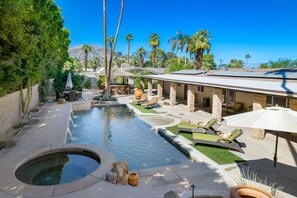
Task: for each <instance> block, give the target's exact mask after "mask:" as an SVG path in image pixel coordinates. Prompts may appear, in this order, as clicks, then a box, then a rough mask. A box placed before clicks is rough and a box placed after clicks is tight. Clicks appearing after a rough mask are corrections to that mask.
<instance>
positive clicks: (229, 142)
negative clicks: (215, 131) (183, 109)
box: [192, 129, 244, 153]
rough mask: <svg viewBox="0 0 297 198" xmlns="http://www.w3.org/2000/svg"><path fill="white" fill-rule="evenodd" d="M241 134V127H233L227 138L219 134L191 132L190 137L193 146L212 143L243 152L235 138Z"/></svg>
mask: <svg viewBox="0 0 297 198" xmlns="http://www.w3.org/2000/svg"><path fill="white" fill-rule="evenodd" d="M241 135H242V130H241V129H234V130H233V131H232V132H231V133H230V136H229V137H228V138H223V137H221V136H220V135H209V134H203V133H193V135H192V137H193V145H194V146H196V144H205V145H213V146H217V147H222V148H228V149H232V150H235V151H239V152H241V153H244V151H243V150H242V149H241V148H240V146H239V145H238V142H237V141H236V140H235V139H236V138H238V137H239V136H241Z"/></svg>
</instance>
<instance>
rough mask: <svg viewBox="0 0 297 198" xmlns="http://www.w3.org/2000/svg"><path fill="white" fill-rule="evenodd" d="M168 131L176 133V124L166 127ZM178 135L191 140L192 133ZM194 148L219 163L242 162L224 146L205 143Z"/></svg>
mask: <svg viewBox="0 0 297 198" xmlns="http://www.w3.org/2000/svg"><path fill="white" fill-rule="evenodd" d="M167 129H168V130H169V131H171V132H172V133H174V134H175V135H177V125H175V126H172V127H168V128H167ZM179 135H182V136H184V137H185V138H187V139H188V140H190V141H193V139H192V134H191V133H182V132H181V133H179ZM194 148H195V149H196V150H198V151H200V152H201V153H203V154H204V155H206V156H207V157H209V158H210V159H212V160H213V161H215V162H216V163H218V164H219V165H224V164H232V163H236V162H244V160H243V159H241V158H240V157H238V156H237V155H234V154H233V153H231V152H229V151H228V150H226V149H224V148H219V147H214V146H206V145H196V146H195V147H194Z"/></svg>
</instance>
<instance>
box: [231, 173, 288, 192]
mask: <svg viewBox="0 0 297 198" xmlns="http://www.w3.org/2000/svg"><path fill="white" fill-rule="evenodd" d="M282 189H283V187H282V186H280V187H276V185H275V183H270V184H268V183H267V178H266V179H264V180H263V179H259V177H258V176H257V173H255V172H254V171H250V170H249V169H247V172H246V173H245V172H243V173H242V177H241V178H240V179H239V180H238V181H236V185H234V187H233V188H231V190H230V198H273V197H277V194H278V191H281V190H282Z"/></svg>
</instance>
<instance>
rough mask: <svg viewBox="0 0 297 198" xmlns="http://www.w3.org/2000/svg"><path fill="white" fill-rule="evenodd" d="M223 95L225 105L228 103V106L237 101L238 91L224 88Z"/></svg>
mask: <svg viewBox="0 0 297 198" xmlns="http://www.w3.org/2000/svg"><path fill="white" fill-rule="evenodd" d="M222 95H223V101H222V103H223V105H224V106H225V105H227V106H233V105H234V103H235V96H236V92H235V91H233V90H226V89H223V90H222Z"/></svg>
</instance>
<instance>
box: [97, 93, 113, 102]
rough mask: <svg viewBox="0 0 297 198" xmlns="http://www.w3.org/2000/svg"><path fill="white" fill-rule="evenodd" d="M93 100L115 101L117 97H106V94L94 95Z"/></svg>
mask: <svg viewBox="0 0 297 198" xmlns="http://www.w3.org/2000/svg"><path fill="white" fill-rule="evenodd" d="M93 100H97V101H101V102H102V101H117V100H118V99H117V98H115V97H107V96H106V95H100V96H95V97H94V98H93Z"/></svg>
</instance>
